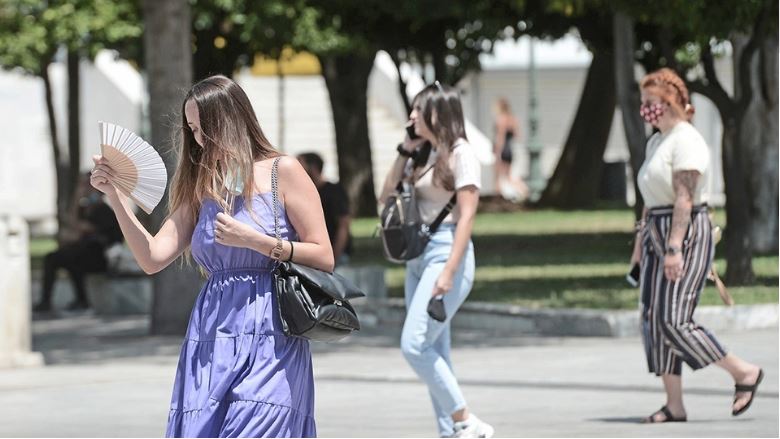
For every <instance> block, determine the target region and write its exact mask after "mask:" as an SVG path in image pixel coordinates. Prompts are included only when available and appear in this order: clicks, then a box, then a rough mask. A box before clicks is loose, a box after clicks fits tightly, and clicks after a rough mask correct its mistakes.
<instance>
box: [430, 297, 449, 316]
mask: <svg viewBox="0 0 780 439" xmlns="http://www.w3.org/2000/svg"><path fill="white" fill-rule="evenodd" d="M428 315H429V316H431V318H432V319H434V320H436V321H437V322H443V321H445V320H447V311H445V309H444V297H442V296H436V297H431V300H429V301H428Z"/></svg>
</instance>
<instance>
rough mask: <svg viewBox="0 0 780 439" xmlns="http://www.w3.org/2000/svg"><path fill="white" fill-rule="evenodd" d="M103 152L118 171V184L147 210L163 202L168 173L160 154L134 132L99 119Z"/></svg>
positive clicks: (115, 180)
mask: <svg viewBox="0 0 780 439" xmlns="http://www.w3.org/2000/svg"><path fill="white" fill-rule="evenodd" d="M98 126H99V127H100V152H101V154H103V157H104V158H105V159H106V160H107V161H108V164H109V166H111V168H112V169H113V170H114V172H115V176H114V177H115V178H114V184H115V185H116V187H117V189H119V190H120V191H121V192H122V193H123V194H125V195H127V196H128V197H130V198H131V199H132V200H133V201H134V202H135V203H136V204H138V206H140V207H141V209H143V211H144V212H146V213H152V210H154V208H155V207H156V206H157V204H159V203H160V200H161V199H162V196H163V193H165V186H166V185H167V184H168V173H167V172H166V170H165V163H163V160H162V158H161V157H160V154H158V153H157V151H155V150H154V148H153V147H152V145H150V144H148V143H147V142H146V141H145V140H144V139H142V138H140V137H139V136H138V135H137V134H135V133H134V132H132V131H130V130H128V129H126V128H122V127H120V126H119V125H114V124H112V123H108V122H98Z"/></svg>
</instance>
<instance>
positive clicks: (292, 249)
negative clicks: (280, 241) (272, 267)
mask: <svg viewBox="0 0 780 439" xmlns="http://www.w3.org/2000/svg"><path fill="white" fill-rule="evenodd" d="M287 242H289V243H290V257H289V258H287V262H292V257H293V253H294V252H295V247H293V242H292V241H287Z"/></svg>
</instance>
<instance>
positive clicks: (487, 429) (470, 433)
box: [452, 414, 494, 438]
mask: <svg viewBox="0 0 780 439" xmlns="http://www.w3.org/2000/svg"><path fill="white" fill-rule="evenodd" d="M453 428H454V430H455V433H454V434H453V435H452V436H453V437H485V438H488V437H493V432H494V430H493V426H492V425H490V424H488V423H487V422H484V421H482V420H481V419H479V418H477V417H476V416H474V415H473V414H469V417H468V419H466V420H465V421H461V422H456V423H455V425H454V426H453Z"/></svg>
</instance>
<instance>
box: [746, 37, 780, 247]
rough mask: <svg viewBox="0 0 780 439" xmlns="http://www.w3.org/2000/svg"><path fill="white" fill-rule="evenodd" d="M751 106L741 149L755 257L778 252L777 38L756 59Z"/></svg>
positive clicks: (761, 49) (755, 55) (769, 42)
mask: <svg viewBox="0 0 780 439" xmlns="http://www.w3.org/2000/svg"><path fill="white" fill-rule="evenodd" d="M750 62H751V68H750V87H751V88H752V93H751V97H752V99H751V100H750V103H749V104H748V107H747V109H746V111H745V115H744V116H743V117H742V125H741V126H740V130H739V132H740V138H739V145H740V149H741V150H742V151H743V152H742V153H741V155H742V156H743V157H745V158H746V161H747V163H746V165H747V167H748V169H749V172H747V176H748V182H747V184H748V193H749V194H750V206H749V210H750V236H751V244H752V249H753V252H754V253H774V254H777V250H778V126H777V125H778V108H777V107H778V106H777V93H778V88H777V75H778V68H777V65H778V59H777V34H774V35H773V36H771V37H769V38H767V39H766V40H764V41H763V42H762V44H761V47H760V48H759V49H758V50H757V51H756V52H755V54H754V55H753V59H752V60H751V61H750Z"/></svg>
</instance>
